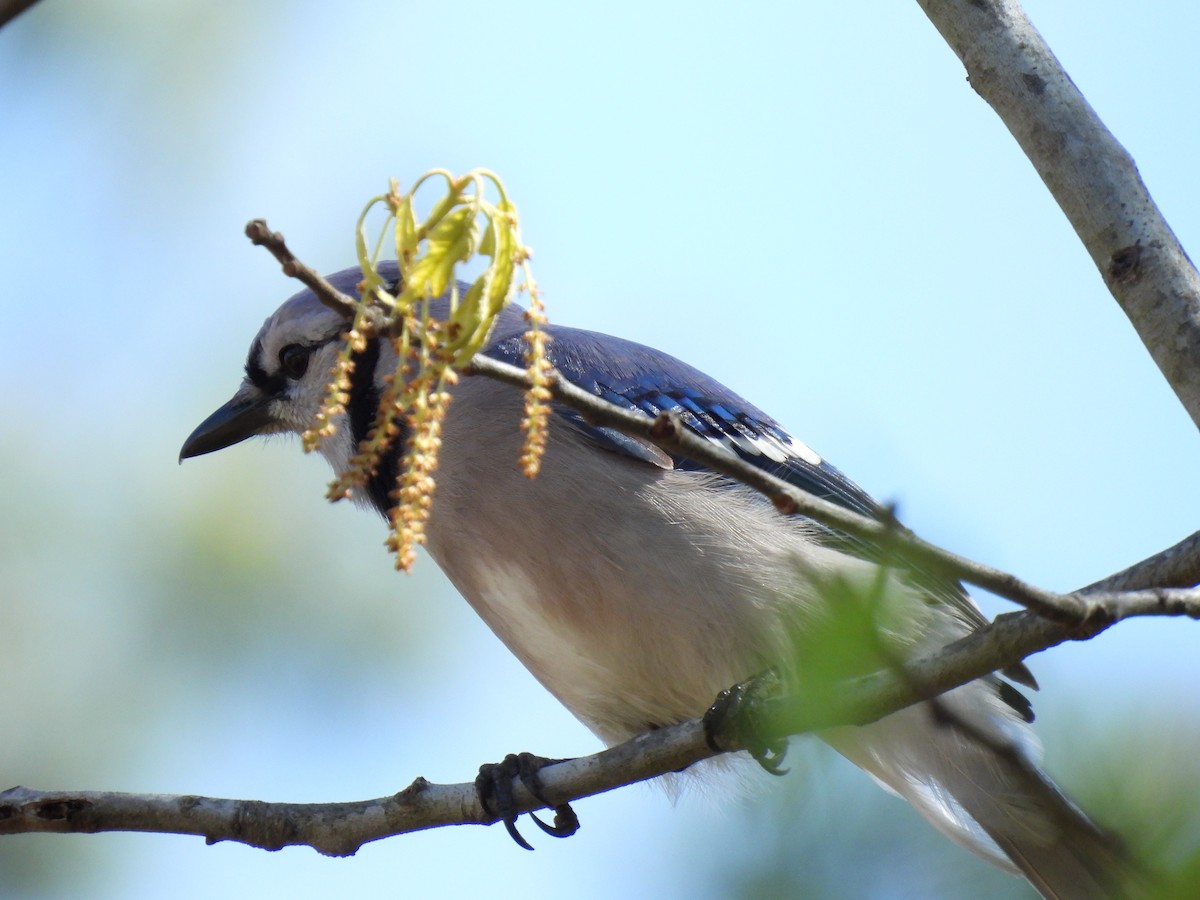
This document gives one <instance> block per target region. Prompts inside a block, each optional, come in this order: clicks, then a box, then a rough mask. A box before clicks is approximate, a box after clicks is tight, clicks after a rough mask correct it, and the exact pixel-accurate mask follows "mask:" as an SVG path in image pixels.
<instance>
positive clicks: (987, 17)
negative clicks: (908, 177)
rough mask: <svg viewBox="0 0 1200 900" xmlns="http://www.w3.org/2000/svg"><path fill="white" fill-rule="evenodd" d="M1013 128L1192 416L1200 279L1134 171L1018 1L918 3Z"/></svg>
mask: <svg viewBox="0 0 1200 900" xmlns="http://www.w3.org/2000/svg"><path fill="white" fill-rule="evenodd" d="M918 2H919V3H920V5H921V8H922V9H923V10H924V11H925V14H926V15H927V16H929V19H930V21H932V22H933V24H934V26H935V27H936V28H937V30H938V31H939V32H941V35H942V37H943V38H945V39H946V42H947V43H948V44H949V45H950V47H951V48H952V49H953V50H954V52H955V54H957V56H958V58H959V59H960V60H962V64H963V65H964V66H965V67H966V70H967V76H968V78H969V79H970V82H971V86H972V87H973V88H974V89H975V90H976V91H977V92H978V93H979V95H980V96H981V97H982V98H983V99H984V100H986V101H987V103H988V105H989V106H991V107H992V109H993V110H994V111H995V112H996V114H997V115H998V116H999V117H1000V119H1001V120H1002V121H1003V122H1004V124H1005V126H1007V128H1008V130H1009V131H1010V132H1012V135H1013V137H1014V138H1016V140H1017V143H1018V144H1020V145H1021V149H1022V150H1024V151H1025V154H1026V156H1028V157H1029V160H1030V162H1032V163H1033V166H1034V168H1035V169H1036V170H1037V173H1038V174H1039V175H1040V176H1041V178H1042V181H1044V182H1045V184H1046V187H1047V188H1049V190H1050V193H1051V194H1052V195H1053V196H1054V199H1055V200H1056V201H1057V203H1058V205H1059V206H1060V207H1061V208H1062V211H1063V212H1064V213H1065V214H1066V216H1067V219H1068V220H1070V222H1071V227H1072V228H1074V229H1075V233H1076V234H1077V235H1078V236H1079V239H1080V240H1081V241H1082V242H1083V245H1084V247H1085V248H1086V249H1087V252H1088V254H1089V255H1090V256H1091V257H1092V262H1093V263H1095V265H1096V268H1097V269H1099V270H1100V275H1101V276H1102V277H1103V278H1104V283H1105V284H1106V285H1108V289H1109V290H1110V291H1111V292H1112V295H1113V296H1114V297H1115V298H1116V300H1117V302H1118V303H1119V304H1120V305H1121V308H1122V309H1123V310H1124V311H1125V314H1126V315H1127V316H1128V317H1129V321H1130V322H1132V323H1133V327H1134V328H1135V329H1136V330H1137V333H1138V336H1139V337H1140V338H1141V339H1142V343H1143V344H1145V346H1146V349H1147V350H1149V351H1150V355H1151V356H1152V357H1153V358H1154V362H1155V363H1156V364H1157V365H1158V368H1159V370H1160V371H1161V372H1162V374H1163V376H1164V377H1165V378H1166V379H1167V383H1168V384H1170V385H1171V388H1172V390H1174V391H1175V394H1176V396H1178V397H1179V401H1180V402H1181V403H1182V404H1183V407H1184V409H1186V410H1187V411H1188V415H1190V416H1191V418H1192V421H1193V422H1194V423H1196V425H1197V426H1200V275H1198V274H1197V272H1196V268H1195V266H1193V265H1192V262H1191V260H1190V259H1188V256H1187V254H1186V253H1185V252H1184V250H1183V247H1182V246H1180V244H1179V241H1178V239H1177V238H1176V237H1175V234H1174V232H1172V231H1171V227H1170V226H1169V225H1168V224H1167V222H1166V220H1165V219H1164V218H1163V215H1162V213H1161V212H1160V211H1159V209H1158V207H1157V205H1155V203H1154V200H1153V199H1152V198H1151V197H1150V193H1149V191H1147V190H1146V185H1145V184H1143V183H1142V179H1141V176H1140V175H1139V174H1138V170H1137V166H1136V165H1135V164H1134V161H1133V158H1132V157H1131V156H1130V155H1129V154H1128V153H1127V152H1126V150H1125V148H1124V147H1122V146H1121V145H1120V143H1118V142H1117V139H1116V138H1115V137H1113V135H1112V133H1111V132H1109V130H1108V129H1107V128H1105V127H1104V123H1103V122H1101V121H1100V118H1099V116H1097V115H1096V113H1095V110H1093V109H1092V107H1091V106H1090V105H1089V104H1088V102H1087V100H1085V99H1084V97H1083V95H1082V94H1081V93H1080V92H1079V89H1078V88H1077V87H1075V84H1074V83H1073V82H1072V81H1071V78H1070V76H1068V75H1067V73H1066V72H1065V71H1063V68H1062V66H1061V65H1060V64H1059V62H1058V60H1057V59H1056V58H1055V56H1054V54H1053V53H1052V52H1051V51H1050V48H1049V47H1048V46H1046V42H1045V41H1044V40H1043V39H1042V36H1041V35H1040V34H1039V33H1038V31H1037V29H1036V28H1034V27H1033V24H1032V23H1031V22H1030V21H1029V19H1028V18H1027V17H1026V15H1025V12H1024V10H1022V9H1021V6H1020V4H1019V3H1017V2H1016V0H918Z"/></svg>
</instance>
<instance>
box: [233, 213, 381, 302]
mask: <svg viewBox="0 0 1200 900" xmlns="http://www.w3.org/2000/svg"><path fill="white" fill-rule="evenodd" d="M246 237H248V238H250V241H251V243H253V244H257V245H258V246H260V247H266V248H267V250H268V251H270V253H271V255H272V256H274V257H275V259H277V260H278V261H279V264H280V265H281V266H283V274H284V275H287V276H288V277H289V278H296V279H298V280H299V281H301V282H303V283H304V285H305V287H307V288H308V289H309V290H310V291H312V292H313V293H314V294H316V295H317V299H318V300H320V301H321V302H322V303H324V304H325V305H326V306H328V307H329V308H330V309H332V310H333V311H334V312H335V313H337V314H338V315H340V316H342V318H344V319H347V320H351V319H353V318H354V313H355V311H356V310H357V309H358V302H357V301H356V300H355V299H354V298H353V297H351V296H349V295H347V294H343V293H342V292H341V291H339V290H338V289H337V288H335V287H334V286H333V285H332V284H330V283H329V282H328V281H327V280H326V279H325V276H323V275H322V274H321V273H320V272H318V271H317V270H316V269H313V268H310V267H309V266H306V265H305V264H304V263H302V262H300V260H298V259H296V257H295V255H294V254H293V253H292V251H291V250H289V249H288V246H287V244H286V243H284V240H283V235H282V234H280V233H279V232H278V231H272V230H271V229H270V228H269V227H267V222H266V220H265V219H252V220H250V221H249V222H247V223H246Z"/></svg>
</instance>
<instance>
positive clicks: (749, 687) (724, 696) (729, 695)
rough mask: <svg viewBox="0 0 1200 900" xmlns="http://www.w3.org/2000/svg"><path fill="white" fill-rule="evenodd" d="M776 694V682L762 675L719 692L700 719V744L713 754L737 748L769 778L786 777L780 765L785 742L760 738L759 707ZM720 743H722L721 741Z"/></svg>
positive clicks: (786, 744) (785, 748)
mask: <svg viewBox="0 0 1200 900" xmlns="http://www.w3.org/2000/svg"><path fill="white" fill-rule="evenodd" d="M778 690H779V682H778V678H777V677H776V676H775V675H774V674H773V673H770V672H768V673H765V674H764V675H760V676H758V677H757V678H752V679H750V680H749V681H743V682H741V683H740V684H735V685H734V686H733V687H731V688H727V689H726V690H723V691H721V693H720V694H718V695H717V698H716V700H714V701H713V705H712V706H711V707H710V708H709V710H708V712H707V713H705V715H704V740H705V742H706V743H707V744H708V746H709V747H710V748H711V749H713V750H716V751H717V752H724V751H725V750H726V749H729V747H726V746H722V744H723V743H728V744H729V745H730V746H732V747H741V748H742V749H744V750H745V751H746V752H747V753H749V754H750V756H752V757H753V758H754V761H755V762H757V763H758V764H759V765H760V766H762V768H763V769H764V770H765V771H767V772H769V773H770V774H772V775H786V774H787V773H788V772H789V771H790V770H789V769H787V768H784V767H783V765H782V763H783V761H784V759H785V758H786V757H787V751H788V742H787V738H764V737H762V735H761V727H762V722H761V721H760V710H759V707H760V705H761V704H762V703H763V702H764V701H765V700H766V699H768V698H769V697H770V695H771V694H772V693H777V692H778ZM723 739H724V740H723Z"/></svg>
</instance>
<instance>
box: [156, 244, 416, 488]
mask: <svg viewBox="0 0 1200 900" xmlns="http://www.w3.org/2000/svg"><path fill="white" fill-rule="evenodd" d="M394 268H395V266H394V264H392V265H391V266H390V268H389V267H388V266H386V265H385V266H381V267H380V274H381V275H383V277H384V278H394V277H396V273H395V272H394V271H392V270H394ZM361 278H362V273H361V271H360V270H359V269H357V268H353V269H345V270H343V271H341V272H338V273H336V274H334V275H331V276H329V281H330V282H332V283H333V285H334V286H335V287H336V288H338V290H340V291H342V292H343V293H346V294H350V295H351V296H356V295H357V290H356V285H357V284H358V282H359V281H360V280H361ZM348 327H349V325H348V323H347V321H346V320H345V319H344V318H342V317H341V316H340V315H338V314H337V313H336V312H334V311H333V310H331V309H329V308H328V307H326V306H324V305H323V304H322V303H321V302H320V301H319V300H317V298H316V296H315V295H314V294H313V293H312V292H311V291H307V290H305V291H301V292H300V293H298V294H296V295H295V296H294V297H292V298H291V299H289V300H288V301H287V302H285V303H284V304H283V305H282V306H281V307H279V309H277V310H276V311H275V312H274V313H273V314H272V315H271V316H270V317H269V318H268V319H267V320H266V322H264V323H263V326H262V328H261V329H260V330H259V332H258V334H257V336H255V338H254V341H253V343H251V345H250V353H249V354H248V356H247V357H246V372H245V377H244V378H243V379H242V383H241V386H240V387H239V388H238V389H237V392H236V393H234V395H233V397H232V398H231V399H230V400H229V402H227V403H226V404H225V405H223V406H221V407H220V408H219V409H218V410H217V411H216V412H214V413H213V414H212V415H210V416H209V417H208V418H207V419H205V420H204V421H203V422H201V423H200V425H199V426H198V427H197V428H196V430H195V431H193V432H192V433H191V434H190V435H189V436H188V439H187V440H186V441H184V443H183V449H182V450H180V452H179V458H180V460H181V461H182V460H184V459H189V458H191V457H193V456H201V455H203V454H205V453H212V452H213V451H215V450H222V449H224V448H226V447H230V446H232V445H234V444H237V443H239V442H241V441H244V440H246V439H247V438H251V437H254V436H256V435H262V434H274V433H279V432H295V433H301V432H303V431H305V430H306V429H308V428H309V427H311V426H312V423H313V419H314V417H315V415H316V413H317V410H318V409H319V408H320V405H321V402H322V401H323V400H324V398H325V395H326V391H327V387H326V385H327V384H328V381H329V375H330V370H331V369H332V368H333V364H334V360H335V358H336V356H337V354H338V352H339V351H340V350H341V349H342V348H343V346H344V344H343V342H342V339H341V338H342V335H343V334H344V333H345V332H346V330H347V328H348ZM388 352H390V350H389V351H388ZM379 353H380V347H379V343H378V342H377V341H371V342H369V344H368V348H367V350H366V351H365V352H364V353H363V354H360V357H369V358H359V359H356V368H355V373H354V377H353V379H352V391H351V402H350V403H349V404H347V411H348V415H347V416H346V417H341V418H342V421H338V422H336V423H335V427H336V431H335V434H334V435H333V437H332V438H331V439H330V440H328V441H326V442H324V444H323V445H322V453H323V454H324V455H325V456H326V457H327V458H328V459H329V461H330V462H331V463H332V464H333V466H334V469H335V470H338V471H340V470H341V466H340V465H339V464H344V463H345V462H346V461H348V460H349V457H350V454H351V452H352V450H353V447H354V446H356V445H357V442H358V440H361V438H362V437H363V436H364V435H365V433H366V431H367V429H368V428H369V427H370V425H371V424H373V422H374V419H375V410H376V408H377V407H378V403H379V394H378V387H377V385H376V379H377V371H376V370H377V369H378V368H380V367H379V366H378V363H379ZM346 418H349V420H350V421H348V422H347V421H344V420H345V419H346ZM359 432H361V433H359Z"/></svg>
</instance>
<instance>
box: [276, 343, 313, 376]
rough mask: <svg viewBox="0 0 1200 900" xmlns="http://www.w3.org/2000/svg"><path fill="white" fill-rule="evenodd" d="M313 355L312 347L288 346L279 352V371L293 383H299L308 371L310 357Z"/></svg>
mask: <svg viewBox="0 0 1200 900" xmlns="http://www.w3.org/2000/svg"><path fill="white" fill-rule="evenodd" d="M311 353H312V347H305V346H303V345H301V344H288V345H287V346H286V347H284V348H283V349H282V350H280V351H279V370H280V371H281V372H283V374H284V375H286V376H287V377H288V378H291V379H292V380H293V381H298V380H299V379H301V378H303V377H304V373H305V372H306V371H307V370H308V357H309V356H310V355H311Z"/></svg>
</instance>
